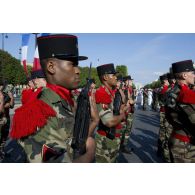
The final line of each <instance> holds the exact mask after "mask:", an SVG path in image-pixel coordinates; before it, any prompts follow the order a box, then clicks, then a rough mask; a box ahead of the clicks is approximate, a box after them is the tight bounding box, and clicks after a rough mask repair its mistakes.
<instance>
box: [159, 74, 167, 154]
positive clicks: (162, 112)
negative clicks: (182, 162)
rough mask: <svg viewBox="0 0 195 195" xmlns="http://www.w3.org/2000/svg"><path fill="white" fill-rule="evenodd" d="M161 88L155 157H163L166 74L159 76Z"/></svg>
mask: <svg viewBox="0 0 195 195" xmlns="http://www.w3.org/2000/svg"><path fill="white" fill-rule="evenodd" d="M160 82H161V85H162V86H161V88H160V90H159V95H158V100H159V106H160V129H159V138H158V149H157V155H158V156H161V157H163V150H164V143H165V122H166V118H165V93H166V92H167V90H168V87H169V82H168V78H167V74H164V75H162V76H160Z"/></svg>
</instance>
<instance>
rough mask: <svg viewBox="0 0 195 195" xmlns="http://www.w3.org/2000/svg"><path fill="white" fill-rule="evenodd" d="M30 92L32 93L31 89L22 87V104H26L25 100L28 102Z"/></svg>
mask: <svg viewBox="0 0 195 195" xmlns="http://www.w3.org/2000/svg"><path fill="white" fill-rule="evenodd" d="M32 94H33V89H24V90H23V91H22V97H21V102H22V104H26V102H28V100H29V99H30V97H31V95H32Z"/></svg>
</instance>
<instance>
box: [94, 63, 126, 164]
mask: <svg viewBox="0 0 195 195" xmlns="http://www.w3.org/2000/svg"><path fill="white" fill-rule="evenodd" d="M97 72H98V76H99V79H100V81H101V83H102V86H100V87H99V88H98V89H97V90H96V94H95V97H96V103H97V108H98V111H99V116H100V123H99V125H98V129H97V132H96V135H95V140H96V147H97V148H96V162H101V163H103V162H110V163H111V162H116V158H117V156H118V152H119V146H120V133H114V132H112V131H111V130H112V129H113V128H116V126H117V125H118V124H120V123H121V121H123V120H125V112H126V107H125V106H124V105H122V106H121V108H120V113H119V115H113V101H114V95H115V93H114V91H113V88H115V87H116V85H117V78H116V71H115V68H114V64H105V65H101V66H98V67H97Z"/></svg>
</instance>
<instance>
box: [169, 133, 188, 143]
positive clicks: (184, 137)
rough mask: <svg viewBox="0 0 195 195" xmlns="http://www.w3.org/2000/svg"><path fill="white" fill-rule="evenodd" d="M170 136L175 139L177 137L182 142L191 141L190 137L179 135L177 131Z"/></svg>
mask: <svg viewBox="0 0 195 195" xmlns="http://www.w3.org/2000/svg"><path fill="white" fill-rule="evenodd" d="M172 136H173V137H174V138H176V139H179V140H180V141H182V142H188V143H190V142H191V139H190V137H189V136H186V135H181V134H178V133H175V132H174V133H173V134H172Z"/></svg>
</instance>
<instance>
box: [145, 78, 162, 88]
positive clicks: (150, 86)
mask: <svg viewBox="0 0 195 195" xmlns="http://www.w3.org/2000/svg"><path fill="white" fill-rule="evenodd" d="M160 86H161V83H160V80H158V81H153V82H152V83H150V84H147V85H145V86H144V87H145V88H151V89H155V88H159V87H160Z"/></svg>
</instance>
